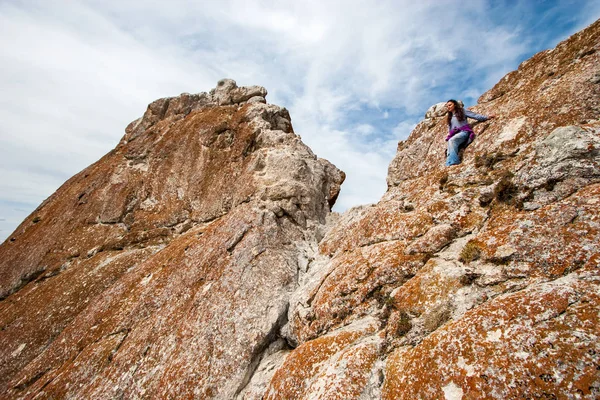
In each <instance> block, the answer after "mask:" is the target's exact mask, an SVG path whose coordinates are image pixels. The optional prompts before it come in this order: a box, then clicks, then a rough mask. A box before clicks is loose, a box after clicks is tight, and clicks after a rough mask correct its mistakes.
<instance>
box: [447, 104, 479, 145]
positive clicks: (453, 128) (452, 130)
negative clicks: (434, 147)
mask: <svg viewBox="0 0 600 400" xmlns="http://www.w3.org/2000/svg"><path fill="white" fill-rule="evenodd" d="M467 118H472V119H476V120H477V121H487V120H488V119H489V117H487V116H485V115H481V114H477V113H474V112H473V111H470V110H465V119H463V120H462V121H459V120H458V118H456V115H453V116H452V119H451V120H450V125H448V136H446V141H448V140H450V138H452V136H454V135H456V134H457V133H458V132H460V131H466V132H470V134H469V143H470V142H472V141H473V139H475V132H473V129H471V126H470V125H469V123H468V122H467Z"/></svg>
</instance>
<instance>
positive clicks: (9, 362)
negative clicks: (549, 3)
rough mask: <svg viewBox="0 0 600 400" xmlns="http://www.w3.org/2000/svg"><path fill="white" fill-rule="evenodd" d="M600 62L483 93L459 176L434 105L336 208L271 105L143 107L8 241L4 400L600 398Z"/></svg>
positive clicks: (562, 52) (594, 54)
mask: <svg viewBox="0 0 600 400" xmlns="http://www.w3.org/2000/svg"><path fill="white" fill-rule="evenodd" d="M599 47H600V22H596V23H595V24H593V25H592V26H590V27H588V28H587V29H585V30H584V31H582V32H580V33H578V34H576V35H574V36H572V37H571V38H569V39H567V40H566V41H564V42H562V43H560V44H559V45H558V46H557V47H556V48H555V49H553V50H548V51H545V52H542V53H539V54H537V55H535V56H534V57H532V58H531V59H530V60H528V61H525V62H524V63H523V64H522V65H521V66H520V67H519V69H518V70H517V71H514V72H511V73H510V74H508V75H507V76H506V77H504V78H503V79H502V80H501V81H500V82H499V83H498V84H497V85H496V86H494V87H493V88H492V89H491V90H490V91H488V92H486V93H485V94H484V95H483V96H482V97H481V98H480V100H479V104H477V105H476V106H475V107H474V108H473V109H474V110H475V111H476V112H479V113H483V114H496V115H497V118H496V119H492V120H490V121H487V122H483V123H478V124H476V125H474V130H475V132H476V133H477V139H476V140H475V141H474V142H473V143H472V144H471V145H470V146H469V147H468V148H467V149H466V151H465V153H464V155H463V163H462V164H460V165H458V166H452V167H444V166H443V164H444V150H445V146H446V143H445V142H444V140H443V139H444V137H445V136H446V129H447V128H446V125H445V116H444V114H443V107H442V106H443V104H444V103H441V104H439V105H436V106H432V108H431V109H430V110H429V111H428V112H427V114H426V118H425V119H424V120H423V121H422V122H421V123H420V124H419V125H418V126H417V127H416V128H415V130H414V131H413V132H412V133H411V135H410V137H409V138H408V140H407V141H406V142H401V143H400V144H399V146H398V153H397V155H396V157H395V159H394V160H393V161H392V163H391V164H390V167H389V171H388V177H387V181H388V191H387V193H386V194H385V195H384V196H383V198H382V199H381V200H380V201H379V202H378V203H377V204H373V205H366V206H360V207H355V208H353V209H351V210H348V211H346V212H345V213H343V214H337V213H331V212H330V207H331V206H332V205H333V203H334V202H335V199H336V198H337V195H338V192H339V190H340V185H341V183H342V182H343V180H344V174H343V172H341V171H339V170H338V169H337V168H335V166H333V165H332V164H330V163H329V162H327V161H325V160H322V159H319V158H317V157H316V156H315V155H314V154H313V153H312V152H311V151H310V149H308V148H307V147H306V146H305V145H304V144H302V142H301V141H300V138H299V136H297V135H296V134H294V132H293V129H292V125H291V121H290V116H289V114H288V113H287V111H286V110H285V109H283V108H280V107H277V106H274V105H269V104H266V100H265V96H266V90H265V89H264V88H261V87H258V86H251V87H244V88H240V87H238V86H237V85H236V84H235V82H234V81H232V80H222V81H220V82H219V83H218V85H217V87H216V88H215V89H213V90H212V91H210V92H209V93H201V94H194V95H191V94H183V95H181V96H179V97H176V98H169V99H160V100H157V101H155V102H154V103H152V104H150V105H149V107H148V110H147V111H146V113H145V114H144V116H143V117H142V118H140V119H139V120H136V121H134V122H132V123H131V124H130V125H129V126H128V127H127V129H126V135H125V136H124V138H123V139H122V141H121V142H120V143H119V145H118V146H117V147H116V148H115V150H113V151H112V152H111V153H109V154H107V155H106V156H105V157H104V158H102V159H101V160H100V161H98V162H97V163H95V164H93V165H92V166H90V167H89V168H87V169H86V170H84V171H82V172H81V173H79V174H78V175H76V176H74V177H73V178H71V179H70V180H69V181H68V182H66V183H65V185H63V187H61V188H60V189H59V190H58V191H57V192H56V193H55V194H54V195H53V196H51V197H50V198H49V199H48V200H46V201H45V202H44V203H43V204H42V205H41V206H40V207H39V208H38V209H37V210H36V211H35V212H34V213H33V214H32V215H31V216H30V217H28V218H27V219H26V220H25V221H24V222H23V224H22V225H21V226H20V227H19V228H18V229H17V230H16V231H15V233H14V234H13V235H11V236H10V237H9V239H8V240H7V241H6V242H5V243H4V244H3V245H2V246H1V247H0V277H1V280H0V290H1V292H0V294H1V295H2V297H3V300H2V301H1V302H0V323H1V327H2V328H1V330H0V344H1V346H0V349H1V350H0V359H1V363H0V393H1V396H0V397H7V398H33V397H36V396H39V397H40V398H66V397H70V398H207V399H208V398H215V399H479V398H496V399H510V398H558V399H562V398H564V399H571V398H572V399H596V398H598V397H599V396H600V321H599V319H600V314H599V311H598V310H599V309H600V119H599V118H600V51H599V50H600V48H599ZM440 100H441V101H445V100H447V99H440Z"/></svg>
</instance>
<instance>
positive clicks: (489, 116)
mask: <svg viewBox="0 0 600 400" xmlns="http://www.w3.org/2000/svg"><path fill="white" fill-rule="evenodd" d="M494 118H496V114H490V115H488V119H494Z"/></svg>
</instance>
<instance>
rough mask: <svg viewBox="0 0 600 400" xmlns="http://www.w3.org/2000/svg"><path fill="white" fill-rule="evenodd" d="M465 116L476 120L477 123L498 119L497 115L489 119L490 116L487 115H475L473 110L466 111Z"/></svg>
mask: <svg viewBox="0 0 600 400" xmlns="http://www.w3.org/2000/svg"><path fill="white" fill-rule="evenodd" d="M465 116H466V117H469V118H473V119H476V120H477V121H487V120H488V119H492V118H495V117H496V116H495V115H490V116H489V117H488V116H485V115H482V114H477V113H475V112H473V111H471V110H465Z"/></svg>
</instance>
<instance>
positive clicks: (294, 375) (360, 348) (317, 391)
mask: <svg viewBox="0 0 600 400" xmlns="http://www.w3.org/2000/svg"><path fill="white" fill-rule="evenodd" d="M376 329H377V323H376V321H374V320H370V319H367V320H363V321H359V322H358V323H356V324H354V325H350V326H348V327H346V328H344V330H342V331H341V332H336V333H334V334H329V335H324V336H321V337H319V338H318V339H314V340H311V341H308V342H306V343H303V344H302V345H300V346H298V348H296V349H295V350H294V351H293V352H292V353H291V354H290V355H289V356H288V357H287V359H286V361H285V363H284V364H283V365H282V366H281V368H280V369H279V370H278V371H277V372H276V373H275V375H274V376H273V379H272V380H271V384H270V386H269V388H268V389H267V391H266V393H265V397H264V398H265V399H290V400H292V399H308V398H322V399H340V400H341V399H349V398H358V397H360V395H361V393H362V392H363V390H364V389H365V386H366V385H367V382H368V380H369V378H370V376H371V369H372V367H373V364H374V363H375V361H376V360H377V356H378V353H379V342H380V340H378V339H377V338H376V337H375V338H369V336H370V335H372V334H373V333H375V331H376ZM365 337H366V340H365ZM361 339H362V340H361Z"/></svg>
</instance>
